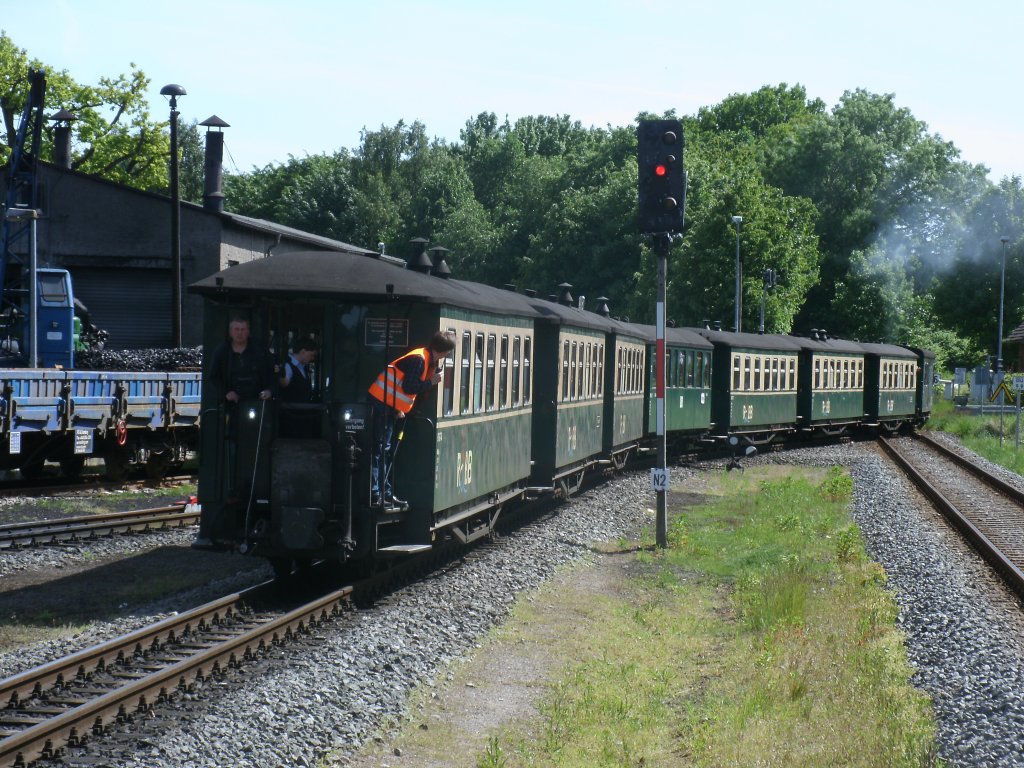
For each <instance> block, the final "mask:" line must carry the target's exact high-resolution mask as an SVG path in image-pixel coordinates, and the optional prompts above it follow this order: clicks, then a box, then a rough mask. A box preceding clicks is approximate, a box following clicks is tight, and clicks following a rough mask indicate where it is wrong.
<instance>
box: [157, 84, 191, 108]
mask: <svg viewBox="0 0 1024 768" xmlns="http://www.w3.org/2000/svg"><path fill="white" fill-rule="evenodd" d="M160 95H161V96H167V97H168V99H167V100H168V101H170V102H171V109H175V108H176V107H177V106H178V97H179V96H187V95H188V91H186V90H185V89H184V88H182V87H181V86H180V85H178V84H176V83H169V84H168V85H165V86H164V87H163V88H161V89H160Z"/></svg>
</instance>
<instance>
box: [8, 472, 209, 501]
mask: <svg viewBox="0 0 1024 768" xmlns="http://www.w3.org/2000/svg"><path fill="white" fill-rule="evenodd" d="M195 481H196V475H195V474H178V475H167V476H166V477H162V478H159V479H153V478H146V477H129V478H126V479H124V480H117V481H114V480H107V479H105V478H103V477H101V476H100V475H89V476H83V477H80V478H76V479H69V478H66V477H53V478H36V479H34V480H21V479H18V480H4V481H0V493H3V494H10V495H17V496H47V495H53V494H58V493H73V492H75V491H93V490H98V489H103V490H119V491H123V490H125V489H126V488H152V487H153V485H154V484H159V485H176V484H181V483H194V482H195Z"/></svg>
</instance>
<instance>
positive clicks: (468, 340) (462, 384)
mask: <svg viewBox="0 0 1024 768" xmlns="http://www.w3.org/2000/svg"><path fill="white" fill-rule="evenodd" d="M472 350H473V337H472V335H471V334H470V333H469V331H466V332H465V333H463V334H462V370H461V374H462V377H461V378H460V379H459V413H469V393H470V386H471V384H470V381H471V375H472V371H471V370H470V365H469V359H470V354H472Z"/></svg>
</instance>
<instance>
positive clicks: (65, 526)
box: [0, 503, 199, 550]
mask: <svg viewBox="0 0 1024 768" xmlns="http://www.w3.org/2000/svg"><path fill="white" fill-rule="evenodd" d="M198 522H199V512H198V511H197V510H196V509H195V508H194V507H190V506H189V505H187V504H185V503H179V504H172V505H169V506H165V507H152V508H149V509H138V510H133V511H130V512H106V513H101V514H95V515H82V516H79V517H65V518H60V519H56V520H33V521H29V522H22V523H8V524H6V525H0V550H5V549H16V548H23V547H34V546H41V545H44V544H58V543H62V542H69V541H82V540H85V539H95V538H99V537H101V536H112V535H115V534H126V533H137V532H142V531H153V530H160V529H166V528H183V527H185V526H190V525H196V524H197V523H198Z"/></svg>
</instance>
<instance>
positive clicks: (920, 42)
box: [0, 0, 1024, 181]
mask: <svg viewBox="0 0 1024 768" xmlns="http://www.w3.org/2000/svg"><path fill="white" fill-rule="evenodd" d="M0 29H3V30H5V31H6V32H7V34H8V36H9V37H10V38H11V39H12V40H13V42H14V44H15V45H16V46H18V47H19V48H23V49H25V50H26V51H27V52H28V54H29V56H30V57H31V58H36V59H39V60H41V61H42V62H43V63H44V64H45V65H47V66H49V67H51V68H54V69H57V70H66V71H67V72H68V73H69V74H70V75H71V76H72V77H73V78H74V79H75V80H77V81H78V82H81V83H88V84H95V83H97V82H98V81H99V78H101V77H114V76H117V75H119V74H122V73H123V74H128V73H129V71H130V68H131V65H132V64H134V65H136V66H137V67H138V68H140V69H141V70H142V71H143V72H144V73H145V74H146V76H147V77H148V78H149V79H150V86H151V87H150V88H149V91H148V93H149V105H150V111H151V114H152V116H153V117H154V119H161V118H162V119H167V118H166V116H167V115H169V112H170V110H169V106H168V104H167V101H166V99H165V98H164V97H162V96H161V95H160V88H161V87H162V86H164V85H166V84H169V83H176V84H178V85H181V86H183V87H184V88H185V89H186V91H187V95H186V96H183V97H181V98H179V100H178V110H179V112H180V114H181V119H182V120H183V122H186V123H191V122H192V121H193V120H196V121H203V120H205V119H206V118H208V117H210V116H212V115H214V114H215V115H217V116H218V117H220V118H222V119H223V120H225V121H226V122H228V123H229V124H230V126H231V127H230V128H227V129H225V148H226V157H225V167H226V170H227V171H228V172H231V173H241V172H247V171H250V170H252V169H253V168H263V167H265V166H266V165H268V164H276V163H282V162H287V160H288V158H289V157H290V156H294V157H304V156H306V155H313V154H321V153H333V152H335V151H337V150H339V149H342V148H347V149H354V148H356V147H358V146H359V144H360V132H361V131H362V130H363V129H367V130H377V129H379V128H381V126H387V127H392V126H394V125H396V124H397V123H398V121H399V120H403V121H405V123H406V124H409V123H411V122H413V121H415V120H419V121H420V122H421V123H423V125H424V126H425V128H426V132H427V135H428V136H431V137H436V138H440V139H445V140H447V141H449V142H457V141H459V132H460V130H461V129H462V128H463V127H464V126H465V124H466V122H467V121H468V120H472V119H473V118H474V117H476V116H477V115H478V114H480V113H482V112H493V113H495V114H496V115H497V116H498V117H499V119H504V118H506V117H507V118H508V119H509V120H510V121H512V122H514V121H515V120H516V119H517V118H520V117H524V116H527V115H568V116H569V117H570V118H572V119H574V120H579V121H580V122H581V123H583V124H584V125H585V126H597V127H605V126H608V125H612V126H625V125H629V124H631V123H633V122H634V120H635V119H636V116H637V115H638V114H639V113H641V112H652V113H659V114H660V113H662V112H664V111H666V110H668V109H675V110H676V113H677V114H679V115H689V114H694V113H696V112H697V110H699V109H700V108H701V107H708V106H713V105H715V104H717V103H719V102H720V101H722V99H724V98H725V97H727V96H729V95H730V94H736V93H750V92H752V91H755V90H757V89H759V88H761V87H762V86H765V85H771V86H775V85H778V84H780V83H787V84H789V85H795V84H800V85H802V86H804V87H805V88H806V90H807V94H808V96H809V97H811V98H820V99H822V100H823V101H824V102H825V103H826V105H828V107H829V108H830V109H831V108H832V107H834V106H835V105H836V104H837V103H838V101H839V99H840V97H841V96H842V95H843V93H844V92H846V91H852V90H854V89H857V88H861V89H864V90H867V91H870V92H872V93H879V94H893V96H894V99H895V103H896V105H897V106H898V107H901V108H906V109H907V110H909V111H910V112H911V113H912V114H913V116H914V117H915V118H917V119H918V120H921V121H923V122H924V123H926V124H927V126H928V131H929V132H930V133H932V134H938V135H940V136H941V137H942V138H943V139H944V140H946V141H951V142H952V143H953V144H954V145H955V146H956V147H957V148H959V150H960V152H961V159H963V160H966V161H968V162H971V163H977V164H982V165H985V166H986V167H987V168H989V169H990V173H989V178H990V179H992V180H993V181H999V180H1000V179H1001V178H1003V177H1004V176H1010V175H1024V99H1022V98H1021V88H1020V85H1019V83H1020V79H1019V72H1020V62H1019V57H1016V56H1015V50H1016V41H1017V39H1018V38H1019V35H1020V31H1021V29H1024V3H1022V2H1020V0H975V1H974V2H964V0H929V2H927V3H925V2H923V1H922V0H914V1H911V0H887V1H885V2H883V0H857V2H851V1H850V0H847V1H846V2H835V0H833V1H832V2H829V0H775V1H774V2H765V0H733V2H731V3H722V2H717V1H711V0H588V1H587V2H582V1H577V0H502V1H501V2H495V1H494V0H430V2H426V1H424V0H380V2H366V0H361V1H360V2H353V1H351V0H325V1H323V2H321V0H289V1H288V2H284V0H279V1H278V2H270V1H269V0H205V1H204V2H198V1H197V0H176V1H175V2H173V3H171V2H161V0H147V2H145V3H139V2H137V1H136V2H118V1H117V0H32V2H23V1H21V2H19V1H18V0H0Z"/></svg>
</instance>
